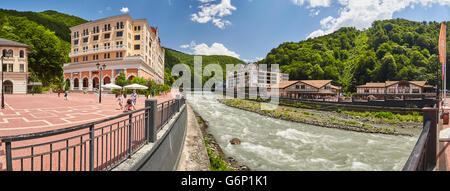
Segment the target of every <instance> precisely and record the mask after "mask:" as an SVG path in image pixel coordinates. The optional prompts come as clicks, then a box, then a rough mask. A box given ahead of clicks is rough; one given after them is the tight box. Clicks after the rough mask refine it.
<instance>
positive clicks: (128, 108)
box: [117, 90, 138, 112]
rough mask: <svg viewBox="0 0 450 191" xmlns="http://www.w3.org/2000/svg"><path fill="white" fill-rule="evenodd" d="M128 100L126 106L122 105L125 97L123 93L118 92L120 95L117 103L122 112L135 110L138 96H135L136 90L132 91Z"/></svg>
mask: <svg viewBox="0 0 450 191" xmlns="http://www.w3.org/2000/svg"><path fill="white" fill-rule="evenodd" d="M130 97H131V98H130V99H127V101H126V104H124V101H125V98H127V95H126V94H124V93H123V92H120V95H119V96H118V99H117V101H118V102H119V106H120V110H124V112H127V111H131V109H132V108H133V110H136V107H135V106H136V101H137V97H138V95H137V94H136V90H133V93H132V94H131V95H130Z"/></svg>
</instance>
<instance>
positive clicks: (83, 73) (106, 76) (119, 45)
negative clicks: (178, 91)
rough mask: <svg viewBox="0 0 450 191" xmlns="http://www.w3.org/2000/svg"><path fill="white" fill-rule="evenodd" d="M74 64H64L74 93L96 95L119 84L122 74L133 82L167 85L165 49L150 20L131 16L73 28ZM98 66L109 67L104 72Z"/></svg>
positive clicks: (65, 73) (117, 17) (110, 18)
mask: <svg viewBox="0 0 450 191" xmlns="http://www.w3.org/2000/svg"><path fill="white" fill-rule="evenodd" d="M70 30H71V36H72V38H71V39H72V40H71V48H72V49H71V53H70V54H69V57H70V58H71V62H70V63H67V64H64V66H63V70H64V77H65V80H66V83H69V84H70V90H72V91H77V90H84V91H94V90H96V89H98V88H99V83H100V78H101V79H102V83H103V84H108V83H115V79H116V78H117V77H118V76H119V74H120V73H124V74H125V76H126V78H127V79H129V80H132V79H133V78H134V77H143V78H145V79H149V80H153V81H155V82H156V83H158V84H163V83H164V52H165V51H164V48H162V46H161V42H160V39H159V31H158V28H157V27H156V28H155V27H152V26H150V25H149V24H148V21H147V20H146V19H137V20H133V19H132V18H131V16H130V15H128V14H125V15H119V16H115V17H109V18H104V19H100V20H96V21H92V22H88V23H84V24H81V25H78V26H74V27H71V28H70ZM97 64H100V65H104V64H105V65H106V68H105V69H104V70H103V71H102V76H100V71H99V69H98V68H97Z"/></svg>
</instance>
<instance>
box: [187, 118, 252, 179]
mask: <svg viewBox="0 0 450 191" xmlns="http://www.w3.org/2000/svg"><path fill="white" fill-rule="evenodd" d="M194 114H195V117H196V118H197V121H198V123H199V126H200V129H201V131H202V134H203V138H204V140H205V144H206V147H207V149H208V150H210V152H212V153H210V154H213V155H214V156H217V158H218V159H219V160H222V161H224V162H226V163H227V166H228V168H231V169H232V170H235V171H251V169H250V168H249V167H248V166H246V165H244V164H241V163H240V162H239V161H237V160H236V159H234V158H233V157H227V156H226V155H225V154H224V153H223V151H222V148H221V147H220V145H219V144H218V143H217V141H216V139H215V138H214V136H213V135H212V134H210V133H208V131H207V129H208V122H207V121H205V120H203V118H202V117H201V116H200V115H199V114H198V113H196V112H195V111H194ZM210 160H216V159H211V156H210ZM211 163H212V165H213V163H214V162H213V161H211Z"/></svg>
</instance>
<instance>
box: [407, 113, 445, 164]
mask: <svg viewBox="0 0 450 191" xmlns="http://www.w3.org/2000/svg"><path fill="white" fill-rule="evenodd" d="M438 123H439V108H437V106H435V107H434V108H424V109H423V130H422V133H421V134H420V137H419V139H418V141H417V143H416V145H415V146H414V149H413V151H412V153H411V155H410V157H409V158H408V161H407V162H406V164H405V166H404V167H403V171H433V170H434V169H435V167H436V162H437V146H438V129H439V128H438V125H439V124H438Z"/></svg>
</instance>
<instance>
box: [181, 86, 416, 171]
mask: <svg viewBox="0 0 450 191" xmlns="http://www.w3.org/2000/svg"><path fill="white" fill-rule="evenodd" d="M219 98H222V96H219V95H215V94H205V95H200V94H195V96H189V95H188V97H187V99H188V103H189V104H190V105H191V106H192V107H193V109H194V110H195V111H196V112H198V113H199V114H200V115H201V116H202V117H203V119H204V120H206V121H208V123H209V129H208V131H209V132H210V133H211V134H213V135H214V137H215V138H216V140H217V142H218V144H219V145H220V146H221V147H222V149H223V151H224V153H225V155H227V156H231V157H233V158H235V159H236V160H238V161H240V162H241V163H243V164H245V165H247V166H249V167H250V168H251V169H252V170H268V171H288V170H293V171H312V170H314V171H316V170H317V171H361V170H362V171H376V170H386V171H392V170H401V169H402V168H403V166H404V164H405V162H406V160H407V159H408V157H409V155H410V153H411V151H412V149H413V147H414V145H415V143H416V141H417V137H403V136H390V135H379V134H364V133H357V132H352V131H344V130H338V129H329V128H323V127H316V126H311V125H305V124H300V123H292V122H288V121H283V120H277V119H273V118H268V117H264V116H261V115H258V114H255V113H252V112H247V111H243V110H239V109H234V108H231V107H227V106H225V105H223V104H221V103H219V102H218V101H217V99H219ZM233 138H239V139H241V141H242V144H241V145H231V144H230V143H229V141H230V140H231V139H233Z"/></svg>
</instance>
